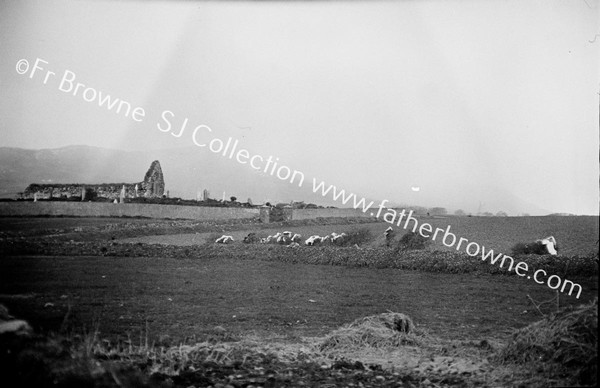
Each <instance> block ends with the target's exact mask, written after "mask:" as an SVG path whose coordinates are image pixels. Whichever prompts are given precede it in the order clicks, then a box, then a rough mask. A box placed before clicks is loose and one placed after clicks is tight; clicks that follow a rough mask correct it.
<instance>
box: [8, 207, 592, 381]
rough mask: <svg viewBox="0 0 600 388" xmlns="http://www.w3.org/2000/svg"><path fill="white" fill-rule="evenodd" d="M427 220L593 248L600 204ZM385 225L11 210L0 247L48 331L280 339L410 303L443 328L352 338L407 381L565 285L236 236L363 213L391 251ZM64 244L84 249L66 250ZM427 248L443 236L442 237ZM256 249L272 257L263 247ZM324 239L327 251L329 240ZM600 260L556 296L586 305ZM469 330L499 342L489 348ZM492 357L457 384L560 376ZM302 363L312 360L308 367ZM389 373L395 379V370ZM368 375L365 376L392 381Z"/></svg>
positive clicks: (315, 228) (480, 233) (23, 314)
mask: <svg viewBox="0 0 600 388" xmlns="http://www.w3.org/2000/svg"><path fill="white" fill-rule="evenodd" d="M420 222H429V223H431V224H432V225H434V227H440V228H442V227H443V228H445V227H446V226H447V225H452V232H453V233H455V234H457V235H460V236H461V237H466V238H469V239H470V240H471V239H472V241H477V242H479V243H481V244H484V245H486V246H488V244H489V246H490V247H492V248H494V249H500V250H504V251H505V252H506V253H510V247H511V246H512V245H514V243H516V242H519V241H530V240H533V239H536V238H539V237H543V236H546V235H549V234H552V235H554V236H555V237H556V238H557V240H558V243H559V244H560V246H561V248H562V251H563V252H567V253H569V254H570V255H586V254H587V255H592V252H595V250H597V245H596V240H597V235H598V217H528V218H476V217H471V218H469V217H464V218H455V217H449V218H424V219H420ZM387 226H388V224H385V223H364V221H344V220H321V221H314V222H291V223H283V224H276V225H262V224H257V223H253V222H235V221H233V222H224V223H201V222H192V221H158V220H139V219H136V220H130V219H64V218H41V219H26V218H5V219H1V220H0V232H1V233H2V234H1V235H0V245H1V246H2V247H4V248H3V249H4V251H5V252H9V254H5V255H4V257H3V258H2V259H1V260H0V304H3V305H5V306H6V307H8V309H9V310H10V312H11V313H12V314H13V315H14V316H17V317H20V318H23V319H26V320H27V321H29V322H30V323H31V325H32V326H33V328H34V329H35V330H36V332H39V333H48V332H60V333H68V332H77V331H81V330H83V328H86V329H87V330H88V331H90V330H94V329H97V330H98V331H99V333H98V336H99V338H107V339H111V340H113V341H114V340H118V339H123V338H127V337H130V338H133V339H137V338H140V336H141V337H143V338H147V339H148V340H149V341H150V342H151V343H155V344H158V345H162V346H169V345H177V344H179V343H182V342H186V343H189V342H190V341H192V342H194V341H205V340H207V339H210V338H214V337H215V336H220V338H224V339H227V341H237V340H240V339H244V338H248V337H252V338H258V339H259V340H258V342H260V343H263V344H264V343H271V342H273V341H274V342H279V343H285V344H288V345H287V346H301V345H302V346H305V343H306V341H308V340H307V339H310V338H317V337H318V338H323V337H324V336H327V335H329V334H330V333H332V332H333V331H334V330H336V329H338V328H340V327H341V326H343V325H344V324H347V323H350V322H352V321H354V320H355V319H358V318H361V317H365V316H368V315H373V314H381V313H385V312H386V311H394V312H401V313H404V314H407V315H408V316H410V317H411V318H412V320H413V321H414V323H415V325H416V326H417V328H418V329H419V330H421V331H422V333H427V335H429V336H431V338H435V339H436V340H434V341H433V340H432V341H431V343H432V345H431V346H429V347H426V346H421V348H418V347H412V348H410V350H409V349H408V348H406V349H404V353H402V351H401V350H398V352H400V353H398V354H396V353H397V352H396V351H390V350H387V351H386V352H387V353H381V354H378V355H377V354H375V353H376V352H375V353H373V351H371V352H367V349H365V352H362V351H357V350H356V349H354V351H353V352H351V353H348V354H346V355H345V357H350V356H352V358H353V359H358V360H363V361H365V360H376V361H377V362H378V363H381V364H385V363H391V364H392V365H396V366H397V367H399V365H403V366H404V367H405V368H408V367H407V365H410V368H409V369H404V372H406V373H408V372H407V371H408V370H409V371H410V373H411V375H413V376H418V378H417V380H418V382H414V381H413V383H414V384H412V383H411V384H412V385H411V384H408V383H407V384H406V385H400V386H430V385H428V384H427V383H426V382H425V383H424V381H425V380H427V378H429V379H432V380H428V381H438V384H437V385H438V386H445V385H444V384H442V383H441V382H442V381H446V380H444V379H446V378H447V376H446V375H444V374H443V373H441V372H440V373H441V374H440V373H437V372H436V373H437V374H435V373H433V374H432V372H431V370H429V369H427V370H429V372H427V370H426V368H425V365H426V364H427V362H429V361H427V360H430V359H431V360H433V359H437V360H438V361H439V363H442V362H446V361H447V360H446V361H444V360H443V359H440V358H439V357H442V356H443V357H447V356H452V357H454V358H455V359H456V360H463V361H464V360H467V359H468V360H470V361H469V362H475V363H478V364H480V363H481V362H482V360H487V359H488V358H489V359H490V360H491V359H492V358H493V356H494V354H495V352H496V351H497V350H499V349H500V348H501V347H502V346H504V344H506V343H507V342H508V341H509V340H510V338H511V334H512V333H513V332H514V330H515V329H519V328H523V327H525V326H527V325H529V324H531V323H533V322H536V321H538V320H539V319H541V318H542V314H549V313H551V312H553V311H555V310H556V309H557V303H556V300H554V301H552V302H549V303H547V304H544V305H541V306H540V310H541V311H538V310H537V309H536V308H535V307H534V305H533V303H532V300H533V301H536V302H542V301H550V300H552V299H553V298H555V297H556V293H555V292H554V291H552V290H550V289H549V288H548V287H546V286H544V285H539V284H536V283H534V282H532V281H527V280H525V279H524V278H518V277H516V276H498V275H490V274H486V273H463V274H451V273H433V272H420V271H410V270H402V269H396V268H376V267H365V268H363V267H355V266H346V265H335V266H328V265H314V264H305V263H301V262H297V263H295V264H294V263H289V262H282V261H280V260H276V259H272V258H269V260H266V255H267V252H268V254H269V255H271V256H272V255H273V254H274V253H273V252H275V254H276V252H278V251H277V249H279V250H282V252H287V251H286V249H287V248H284V247H273V248H277V249H276V250H269V249H270V248H269V247H268V246H264V247H259V246H256V247H252V249H249V248H248V247H247V246H245V245H243V244H242V243H240V239H241V238H243V236H245V235H246V234H247V233H249V232H257V233H258V234H262V235H267V234H272V233H274V232H277V231H283V230H292V231H294V232H298V233H301V234H303V235H306V236H308V235H310V234H326V233H331V232H333V231H335V232H338V233H339V232H342V231H351V230H356V229H359V228H365V227H366V228H369V230H371V232H372V233H373V235H374V237H375V238H374V240H373V241H372V242H370V243H369V244H367V245H365V248H370V249H371V251H370V252H371V254H376V253H377V252H378V249H381V250H382V251H381V252H385V248H383V247H382V246H383V245H384V239H383V236H382V233H383V231H384V230H385V229H386V228H387ZM223 232H225V233H227V234H232V235H234V237H235V238H236V240H238V241H237V242H236V243H235V246H226V247H217V248H222V249H217V250H215V249H213V248H209V247H207V246H205V245H202V244H204V243H205V242H206V237H207V236H212V235H214V234H215V233H223ZM125 242H134V243H160V244H170V245H180V246H186V247H189V248H190V249H185V250H173V251H172V252H174V253H173V254H172V255H170V256H156V253H154V254H152V255H151V256H153V257H140V256H145V255H135V254H133V255H131V257H125V256H124V255H111V254H110V252H111V250H113V249H117V250H120V251H119V252H121V253H122V252H123V250H129V249H130V248H131V249H132V252H152V248H151V246H149V245H144V244H141V245H139V244H134V245H128V244H125ZM27 244H33V245H31V246H34V247H36V248H35V249H34V252H37V253H36V254H31V253H25V251H22V253H19V249H20V248H19V247H20V246H23V247H25V246H28V245H27ZM36 244H37V245H36ZM90 244H91V245H90ZM115 244H116V245H115ZM101 246H103V247H104V246H105V247H107V249H106V251H105V252H104V253H102V252H100V249H97V251H98V253H97V254H90V253H89V252H88V251H85V252H84V251H81V253H77V252H78V251H77V249H80V248H78V247H87V248H86V249H88V250H89V249H90V248H91V249H96V248H99V247H101ZM7 247H8V248H9V249H8V248H7ZM39 247H42V248H39ZM65 247H67V248H68V249H67V250H66V251H69V252H71V251H72V252H75V253H76V254H73V255H72V254H69V255H65V254H64V252H65V250H64V249H65ZM133 248H135V250H133ZM245 248H248V249H245ZM442 248H445V247H442ZM7 249H8V250H7ZM81 249H83V248H81ZM314 249H316V250H319V249H322V248H311V247H303V248H301V249H300V250H298V251H296V252H295V253H294V255H300V256H302V255H304V253H302V252H307V253H308V252H311V251H308V250H314ZM329 249H332V248H331V247H329ZM346 249H350V248H346ZM428 249H429V250H438V249H441V248H440V247H439V246H438V245H437V244H436V245H433V246H430V247H429V248H428ZM246 251H251V252H250V254H251V256H252V259H251V260H248V259H247V258H244V259H241V257H237V256H236V252H239V253H242V252H243V253H244V254H247V253H246ZM169 252H171V251H169ZM183 252H185V254H183ZM202 252H213V253H214V254H203V253H202ZM261 252H264V254H265V260H262V259H261V257H260V254H261ZM323 252H324V253H325V254H327V252H328V251H327V250H326V249H325V248H323ZM353 252H359V251H357V250H354V251H353ZM217 253H218V254H217ZM561 253H562V252H561ZM353 254H354V253H353ZM356 254H359V255H360V253H356ZM386 254H387V253H386ZM595 274H596V275H593V274H588V276H580V277H577V278H573V277H570V280H573V281H577V282H579V283H580V284H581V285H582V286H583V290H584V291H583V293H582V296H581V297H580V299H576V298H575V297H573V296H567V295H562V294H561V295H560V297H559V300H558V304H559V306H560V307H563V308H564V307H567V306H575V305H580V304H582V303H586V302H589V301H591V300H594V299H595V298H597V296H598V286H597V280H598V278H597V269H596V272H595ZM224 333H225V334H224ZM268 338H271V339H270V340H267V339H268ZM273 338H275V339H276V340H273ZM265 341H267V342H265ZM453 341H454V342H453ZM466 343H476V344H477V343H486V344H487V343H489V344H494V345H493V346H492V347H490V348H489V349H487V348H486V349H487V350H485V351H483V350H482V349H479V348H477V347H475V348H473V346H471V345H465V344H466ZM443 349H446V350H443ZM390 352H391V353H390ZM406 352H408V353H406ZM411 352H413V353H414V352H416V353H414V354H413V353H411ZM448 352H450V353H448ZM482 352H483V353H482ZM385 354H387V356H386V355H385ZM392 354H395V355H396V356H395V357H397V360H396V359H394V357H392V356H391V355H392ZM409 355H410V357H409ZM443 357H442V358H443ZM394 360H396V361H394ZM411 360H412V361H411ZM415 360H418V361H415ZM365 362H366V361H365ZM461 362H462V361H461ZM487 362H488V361H485V364H486V365H487V366H486V367H485V368H484V367H482V368H483V369H481V370H480V371H479V372H477V373H475V372H473V374H467V375H464V376H463V377H461V378H460V379H459V380H456V381H455V383H456V384H449V385H462V386H471V385H474V386H477V385H482V384H483V385H489V384H492V383H491V382H495V383H494V384H493V385H496V386H509V385H513V384H514V383H515V382H516V381H517V380H518V379H517V378H516V377H515V376H521V377H520V378H522V379H523V381H525V382H526V383H525V384H526V385H532V386H546V385H548V381H550V380H548V379H551V377H549V375H547V374H546V372H544V373H541V372H539V371H538V372H536V371H535V370H520V369H519V368H518V367H516V366H515V367H510V368H509V369H508V370H504V369H503V368H505V366H504V365H501V364H493V363H492V364H489V363H487ZM490 362H492V361H490ZM394 363H395V364H394ZM427 365H428V364H427ZM490 365H491V366H490ZM437 367H439V365H437V366H436V368H437ZM424 368H425V369H424ZM515 368H516V369H515ZM300 369H302V370H303V371H306V368H304V367H303V368H300ZM436 370H437V369H436ZM302 373H304V372H302ZM328 373H329V372H328ZM386 373H387V372H386ZM415 373H416V375H415ZM547 373H550V372H547ZM498 374H500V376H499V375H498ZM386 376H387V377H385V378H386V379H388V378H389V381H392V380H394V378H393V377H390V376H388V375H386ZM436 376H437V377H436ZM444 376H446V377H444ZM511 376H512V377H511ZM346 377H348V376H346ZM327 378H328V379H331V378H332V377H331V376H330V375H328V377H327ZM370 378H372V379H375V378H376V376H375V375H373V376H371V377H370ZM436 378H437V380H435V379H436ZM307 381H308V380H307ZM328 381H329V380H328ZM340 381H341V380H340ZM348 381H353V380H348ZM373 381H375V380H373ZM386 381H387V380H386ZM395 381H396V382H397V381H398V380H397V379H396V380H395ZM447 381H451V380H447ZM562 381H565V380H562ZM186 382H187V380H186ZM486 382H487V383H486ZM527 382H528V383H527ZM182 384H183V383H182ZM370 384H371V383H369V384H367V385H366V386H383V385H377V384H375V383H373V384H374V385H370ZM283 385H286V384H283ZM287 385H289V384H287ZM182 386H186V385H182ZM240 386H245V385H240ZM273 386H277V385H273ZM389 386H392V385H389ZM431 386H433V385H431Z"/></svg>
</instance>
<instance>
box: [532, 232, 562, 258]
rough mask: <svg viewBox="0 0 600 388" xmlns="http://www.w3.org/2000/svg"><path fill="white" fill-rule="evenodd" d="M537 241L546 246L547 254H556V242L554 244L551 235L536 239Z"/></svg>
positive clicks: (554, 240)
mask: <svg viewBox="0 0 600 388" xmlns="http://www.w3.org/2000/svg"><path fill="white" fill-rule="evenodd" d="M537 242H540V243H542V245H544V246H545V247H546V250H547V251H548V253H549V254H551V255H553V256H556V255H557V254H558V251H557V250H556V248H557V244H556V239H555V238H554V237H553V236H549V237H546V238H543V239H541V240H537Z"/></svg>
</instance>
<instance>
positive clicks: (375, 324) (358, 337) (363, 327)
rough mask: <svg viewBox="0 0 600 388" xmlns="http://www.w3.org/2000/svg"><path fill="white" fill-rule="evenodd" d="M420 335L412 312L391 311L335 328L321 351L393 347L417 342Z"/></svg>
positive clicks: (323, 343) (322, 345) (321, 346)
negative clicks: (410, 313)
mask: <svg viewBox="0 0 600 388" xmlns="http://www.w3.org/2000/svg"><path fill="white" fill-rule="evenodd" d="M419 343H420V340H419V335H418V334H417V333H416V332H415V325H414V323H413V322H412V319H410V317H409V316H408V315H405V314H402V313H394V312H388V313H383V314H378V315H371V316H368V317H363V318H359V319H356V320H355V321H354V322H352V323H350V324H347V325H345V326H342V327H341V328H339V329H337V330H335V331H333V332H332V333H331V334H329V335H328V336H327V337H325V340H324V341H323V342H322V343H321V344H320V346H319V349H320V350H321V351H332V350H335V351H346V350H352V349H361V348H365V347H371V348H390V347H398V346H402V345H417V344H419Z"/></svg>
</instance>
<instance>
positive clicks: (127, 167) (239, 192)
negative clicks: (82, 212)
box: [0, 146, 551, 215]
mask: <svg viewBox="0 0 600 388" xmlns="http://www.w3.org/2000/svg"><path fill="white" fill-rule="evenodd" d="M154 160H159V161H160V164H161V167H162V171H163V173H164V179H165V189H166V190H168V191H169V194H170V196H171V197H181V198H187V199H193V198H196V195H197V193H198V192H200V193H201V192H202V190H204V189H208V190H209V191H210V193H211V198H215V199H221V198H222V197H223V192H224V193H225V198H226V199H227V200H228V199H229V198H230V197H231V196H235V197H237V199H238V201H240V202H246V200H247V199H248V198H252V200H253V202H254V203H264V202H266V201H269V202H272V203H278V202H289V201H291V200H294V201H304V202H306V203H315V204H318V205H323V206H329V205H332V206H336V207H351V206H352V205H353V203H354V201H353V200H350V201H349V202H348V203H347V204H346V205H344V204H342V203H341V202H339V201H334V200H333V199H332V197H331V195H332V192H329V194H328V195H327V197H323V196H322V195H321V194H320V193H316V194H315V193H313V192H312V186H313V184H312V178H313V177H312V176H310V175H308V174H307V175H306V176H305V181H304V184H303V187H301V188H299V187H298V186H297V184H292V183H289V181H282V180H280V179H278V178H277V177H276V176H271V175H268V174H266V173H264V172H262V171H256V170H254V169H252V168H251V167H250V165H249V164H245V165H244V164H240V163H238V162H237V161H236V160H234V159H229V158H227V157H224V156H222V155H218V154H214V153H212V152H210V151H208V150H205V149H200V148H198V147H185V148H173V149H163V150H148V151H122V150H114V149H106V148H99V147H91V146H68V147H62V148H56V149H42V150H30V149H22V148H7V147H0V198H14V197H16V196H17V194H18V193H19V192H22V191H24V190H25V188H26V187H27V186H28V185H29V184H31V183H85V184H93V183H119V182H128V183H133V182H140V181H142V180H143V178H144V174H145V173H146V171H147V170H148V168H149V167H150V164H151V163H152V161H154ZM327 183H328V184H329V183H335V184H337V185H338V187H339V188H340V189H342V188H345V186H344V185H343V182H327ZM465 192H467V193H469V195H468V196H465V195H464V193H465ZM356 194H357V195H358V196H359V198H358V199H359V200H360V199H361V197H360V196H361V195H364V194H367V193H358V192H357V193H356ZM461 196H462V197H464V201H462V202H460V203H453V204H448V205H446V206H448V210H449V211H450V212H451V213H452V212H453V209H452V207H455V208H462V209H463V210H465V211H466V212H467V213H471V212H472V213H473V214H475V213H476V209H477V204H479V208H480V211H482V212H483V211H491V212H492V213H494V214H495V213H496V212H497V211H498V210H503V211H506V212H507V213H508V214H509V215H517V214H519V213H522V212H524V211H526V212H528V213H531V214H533V215H542V214H548V213H551V211H548V210H547V209H542V208H540V207H538V206H536V205H535V204H533V203H530V202H527V201H524V200H523V199H521V198H518V197H516V196H514V195H513V194H512V193H511V192H508V191H506V190H502V189H500V188H498V187H494V186H492V185H482V184H478V183H477V182H473V183H472V185H471V186H468V187H467V186H464V187H463V186H461V187H458V186H451V187H447V188H446V191H445V195H444V197H442V198H439V199H438V198H435V197H434V198H430V199H429V200H428V202H430V203H415V204H414V205H422V206H427V207H432V206H444V199H445V198H446V197H448V198H461ZM474 198H478V201H483V202H476V203H474V202H475V201H474V200H473V199H474ZM382 199H383V198H368V199H367V202H368V201H374V207H376V206H377V205H378V204H379V201H380V200H382ZM389 199H390V202H388V203H387V204H386V205H387V206H388V207H394V206H398V204H397V203H395V202H394V201H393V200H392V198H389Z"/></svg>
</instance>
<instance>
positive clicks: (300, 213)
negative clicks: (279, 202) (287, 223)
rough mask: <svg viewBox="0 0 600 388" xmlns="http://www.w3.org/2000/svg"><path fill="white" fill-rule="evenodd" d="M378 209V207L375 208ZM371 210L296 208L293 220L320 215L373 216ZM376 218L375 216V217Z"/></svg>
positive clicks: (325, 216)
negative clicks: (364, 211)
mask: <svg viewBox="0 0 600 388" xmlns="http://www.w3.org/2000/svg"><path fill="white" fill-rule="evenodd" d="M375 211H377V209H376V210H375ZM370 213H371V212H370V211H367V212H366V213H363V211H362V210H360V209H294V210H293V214H292V219H293V220H307V219H314V218H319V217H324V218H327V217H372V216H371V214H370ZM373 218H374V219H375V217H373Z"/></svg>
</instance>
